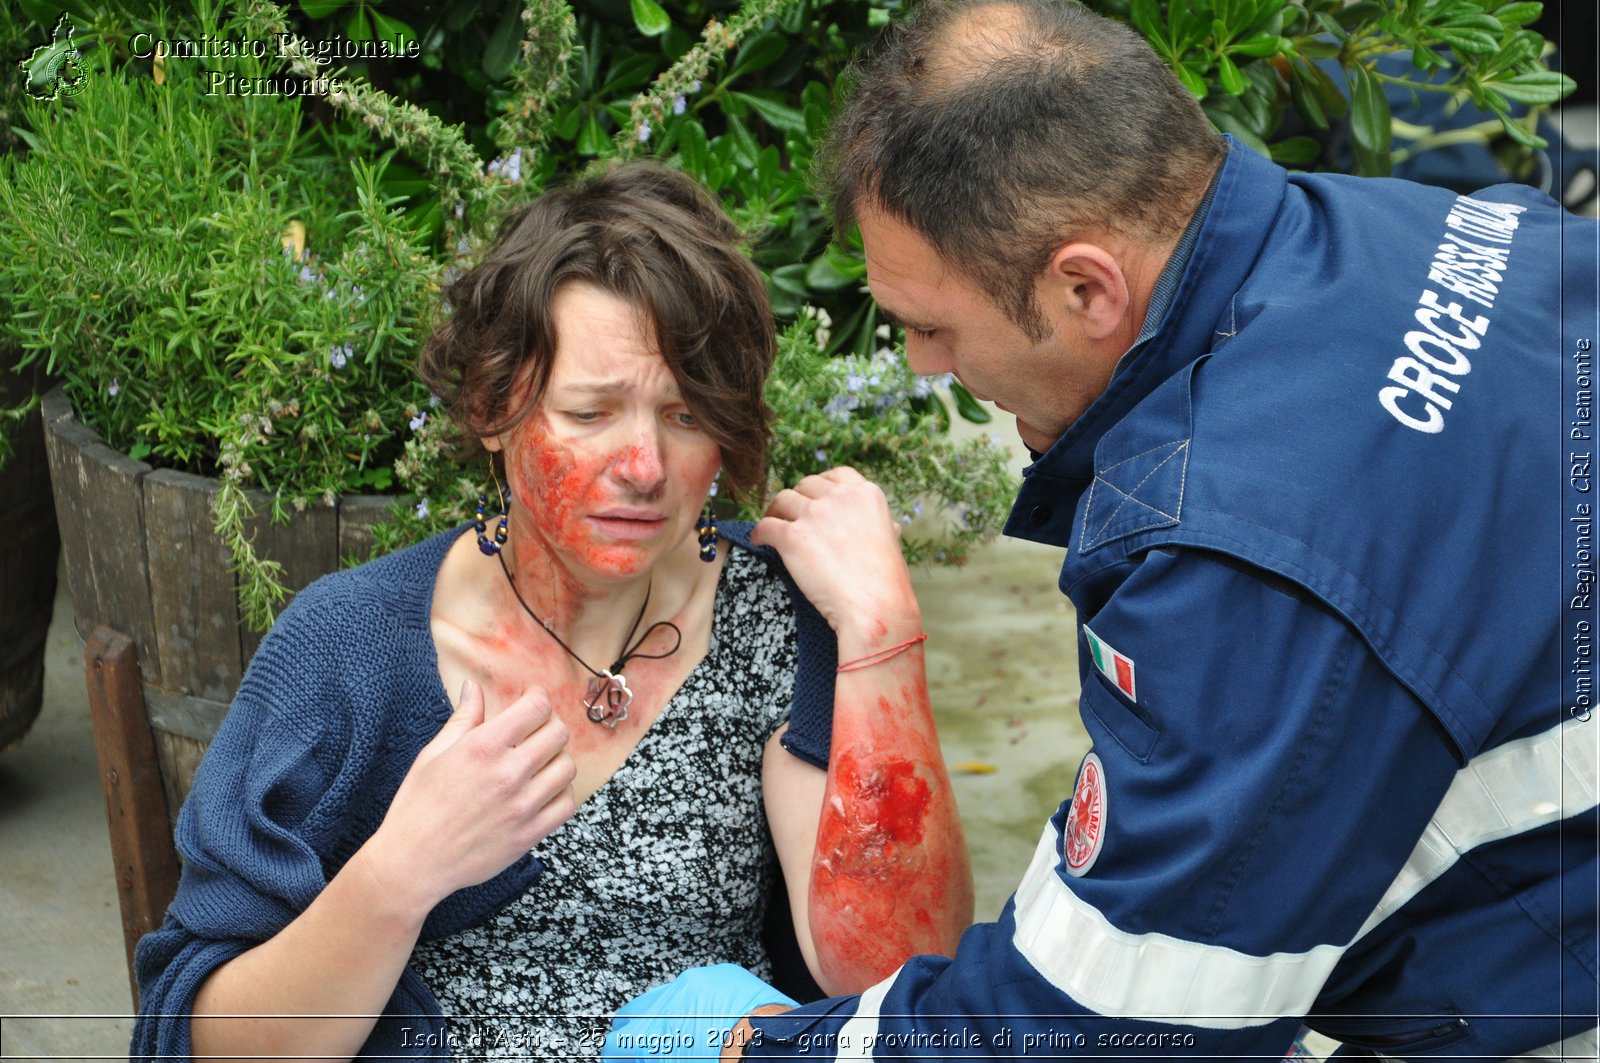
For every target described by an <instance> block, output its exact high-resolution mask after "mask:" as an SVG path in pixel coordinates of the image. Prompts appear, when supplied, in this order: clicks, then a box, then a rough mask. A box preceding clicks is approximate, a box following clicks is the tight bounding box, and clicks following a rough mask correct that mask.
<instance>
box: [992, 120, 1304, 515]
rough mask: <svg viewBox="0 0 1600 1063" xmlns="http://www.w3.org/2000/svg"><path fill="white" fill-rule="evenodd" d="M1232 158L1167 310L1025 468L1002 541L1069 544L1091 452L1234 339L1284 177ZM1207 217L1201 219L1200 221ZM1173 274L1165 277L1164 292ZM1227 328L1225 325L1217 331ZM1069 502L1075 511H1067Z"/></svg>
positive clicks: (1233, 154)
mask: <svg viewBox="0 0 1600 1063" xmlns="http://www.w3.org/2000/svg"><path fill="white" fill-rule="evenodd" d="M1226 139H1227V141H1228V154H1227V156H1226V157H1225V158H1224V159H1223V162H1222V167H1221V169H1220V170H1219V171H1218V172H1217V177H1216V179H1215V181H1214V183H1213V186H1212V189H1211V191H1210V193H1209V198H1210V205H1209V207H1208V208H1207V207H1206V206H1205V205H1204V204H1202V208H1201V210H1200V211H1197V212H1196V219H1195V221H1196V222H1198V224H1199V228H1198V232H1197V233H1195V230H1194V223H1191V231H1190V232H1189V233H1186V234H1185V237H1184V240H1183V241H1181V242H1180V244H1179V250H1178V251H1177V252H1175V253H1174V260H1175V261H1177V260H1178V259H1179V256H1180V255H1181V253H1182V250H1183V247H1184V244H1187V243H1189V242H1190V236H1191V234H1193V235H1194V238H1193V241H1192V245H1193V246H1192V250H1190V252H1189V257H1188V262H1187V263H1181V262H1180V263H1179V268H1180V269H1181V271H1182V272H1181V275H1180V277H1179V279H1178V281H1177V283H1176V286H1175V287H1173V288H1171V289H1170V290H1171V296H1170V299H1169V300H1168V301H1167V304H1166V306H1165V307H1164V308H1162V307H1161V306H1160V305H1159V303H1160V300H1159V298H1157V299H1153V300H1152V306H1151V308H1150V315H1151V317H1154V318H1156V319H1157V324H1156V325H1155V327H1154V328H1152V327H1151V326H1150V324H1149V322H1148V321H1147V322H1146V325H1145V328H1144V329H1143V330H1141V333H1140V338H1139V340H1138V341H1137V342H1135V343H1134V345H1133V346H1132V347H1130V348H1128V350H1127V352H1126V353H1124V354H1123V356H1122V358H1121V359H1120V360H1119V361H1118V362H1117V367H1116V370H1115V371H1114V372H1113V373H1112V375H1111V383H1110V384H1109V385H1107V387H1106V390H1105V391H1104V392H1102V393H1101V395H1100V397H1099V398H1098V399H1096V400H1095V401H1094V402H1093V403H1091V404H1090V406H1089V408H1088V409H1087V410H1085V411H1084V412H1083V415H1082V416H1081V417H1079V418H1078V419H1077V421H1075V422H1073V424H1072V425H1071V426H1070V427H1069V428H1068V429H1067V431H1066V432H1065V433H1064V434H1063V435H1062V436H1061V438H1060V439H1058V440H1056V442H1055V443H1054V444H1053V445H1052V446H1051V447H1050V449H1049V450H1048V451H1046V452H1045V453H1044V454H1043V455H1042V456H1041V457H1039V459H1038V460H1037V461H1035V462H1034V463H1033V464H1032V465H1030V466H1029V467H1028V468H1026V469H1024V470H1023V473H1022V476H1023V485H1022V489H1021V491H1020V492H1019V493H1018V495H1017V501H1016V503H1015V504H1014V505H1013V506H1012V510H1011V516H1010V518H1009V519H1008V521H1007V522H1006V527H1005V534H1007V535H1010V536H1013V537H1015V538H1021V539H1031V540H1034V541H1036V542H1042V543H1048V544H1050V545H1053V546H1065V545H1066V544H1067V541H1068V539H1069V537H1070V535H1071V532H1072V517H1073V511H1074V509H1075V506H1076V501H1077V497H1078V495H1080V494H1081V493H1082V492H1083V490H1084V489H1085V488H1086V487H1087V486H1088V485H1089V483H1090V481H1091V480H1092V479H1093V478H1094V473H1095V466H1094V452H1095V447H1096V446H1097V445H1098V444H1099V442H1100V439H1101V438H1102V437H1103V436H1104V435H1105V434H1106V432H1107V431H1109V430H1110V428H1111V427H1112V426H1113V425H1114V424H1116V423H1117V422H1118V421H1120V420H1121V419H1122V418H1123V417H1125V416H1127V414H1128V413H1129V412H1130V411H1131V410H1132V409H1133V408H1134V407H1135V406H1137V405H1138V404H1139V403H1140V402H1142V401H1143V400H1144V399H1145V398H1146V397H1147V396H1148V395H1149V394H1150V393H1151V392H1152V391H1154V390H1155V389H1156V388H1157V387H1158V386H1159V385H1160V384H1161V383H1162V382H1163V381H1165V380H1167V379H1168V378H1170V377H1171V376H1172V374H1174V373H1176V372H1178V371H1179V370H1181V369H1183V368H1185V367H1187V366H1189V365H1191V364H1193V363H1194V362H1195V361H1196V360H1197V359H1199V358H1200V357H1201V356H1203V355H1205V354H1206V353H1207V352H1208V351H1210V350H1211V349H1212V347H1213V346H1214V344H1215V342H1216V339H1217V332H1218V330H1219V329H1222V330H1223V334H1224V335H1226V334H1227V331H1226V330H1227V327H1228V326H1227V324H1226V321H1227V313H1228V307H1229V304H1230V303H1231V301H1232V299H1233V296H1234V293H1235V292H1237V291H1238V290H1239V288H1240V286H1241V285H1242V284H1243V283H1244V280H1245V278H1246V277H1247V276H1249V274H1250V271H1251V270H1252V269H1253V268H1254V266H1255V262H1256V259H1257V258H1258V257H1259V256H1260V253H1261V250H1262V248H1263V247H1264V246H1265V245H1266V241H1267V237H1268V235H1269V231H1270V229H1271V226H1272V220H1273V218H1274V217H1275V216H1276V215H1277V213H1278V210H1279V207H1280V206H1281V205H1282V202H1283V195H1284V188H1285V185H1286V184H1287V182H1288V174H1287V172H1286V171H1285V170H1284V169H1283V168H1282V167H1280V166H1278V165H1277V164H1275V163H1272V162H1270V161H1268V160H1266V159H1263V158H1261V157H1260V156H1259V155H1257V154H1256V153H1255V152H1253V151H1251V150H1250V149H1249V148H1246V147H1244V146H1243V145H1241V144H1239V143H1238V142H1237V141H1235V140H1234V139H1233V138H1232V137H1228V138H1226ZM1202 214H1203V216H1201V215H1202ZM1166 281H1168V277H1167V276H1166V274H1165V273H1163V275H1162V277H1161V279H1160V280H1158V282H1157V288H1158V289H1162V288H1163V282H1166ZM1219 323H1221V324H1219ZM1064 503H1071V504H1064Z"/></svg>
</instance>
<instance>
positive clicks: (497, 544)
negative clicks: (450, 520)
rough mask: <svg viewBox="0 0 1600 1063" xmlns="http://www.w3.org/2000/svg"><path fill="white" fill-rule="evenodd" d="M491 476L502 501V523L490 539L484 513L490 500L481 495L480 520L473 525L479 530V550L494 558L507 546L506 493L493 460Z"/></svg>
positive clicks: (490, 467) (496, 527) (479, 500)
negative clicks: (496, 472)
mask: <svg viewBox="0 0 1600 1063" xmlns="http://www.w3.org/2000/svg"><path fill="white" fill-rule="evenodd" d="M489 475H490V476H493V477H494V493H495V495H496V496H497V497H498V498H499V501H500V523H499V524H497V525H496V526H495V529H494V538H493V539H490V538H489V536H488V534H487V533H488V530H489V525H488V518H487V516H486V514H485V512H484V511H485V508H486V507H487V506H488V505H489V500H488V499H487V498H485V497H484V496H483V495H481V494H480V495H479V496H478V519H477V522H476V523H475V524H474V525H473V527H475V528H476V529H477V530H478V549H479V550H480V551H481V552H482V553H483V555H484V556H485V557H493V556H494V555H495V554H498V553H499V552H500V551H501V550H502V549H503V548H504V547H505V545H506V492H505V489H504V488H502V487H501V486H500V477H499V476H497V475H496V474H495V471H494V461H493V459H491V460H490V462H489Z"/></svg>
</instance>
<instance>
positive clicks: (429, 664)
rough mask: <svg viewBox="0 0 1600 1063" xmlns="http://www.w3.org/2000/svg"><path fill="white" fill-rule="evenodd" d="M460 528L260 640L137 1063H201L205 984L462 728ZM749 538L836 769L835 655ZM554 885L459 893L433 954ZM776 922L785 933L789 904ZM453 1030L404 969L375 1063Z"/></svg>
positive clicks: (147, 959)
mask: <svg viewBox="0 0 1600 1063" xmlns="http://www.w3.org/2000/svg"><path fill="white" fill-rule="evenodd" d="M460 530H461V529H456V530H454V531H450V532H445V533H442V534H440V535H437V536H434V537H433V538H431V539H429V540H427V541H426V542H423V543H419V544H417V545H416V546H414V547H411V548H409V549H406V550H402V551H399V552H397V553H394V554H390V555H388V556H386V557H383V558H379V559H378V560H375V561H372V562H370V563H368V564H365V565H361V566H359V567H357V568H353V569H347V570H344V571H341V572H337V573H334V574H332V575H329V576H325V577H323V578H322V579H320V580H318V581H317V582H316V583H313V584H312V585H311V586H310V587H308V588H306V589H305V590H304V591H302V592H300V594H298V595H297V596H296V597H295V599H294V601H293V602H292V603H291V604H290V606H289V608H287V609H286V610H284V613H283V615H282V617H281V618H280V619H279V620H278V623H277V624H276V625H275V626H274V627H273V629H272V631H271V632H270V633H269V634H268V636H267V637H266V638H265V639H264V640H263V641H262V643H261V648H260V649H259V650H258V651H257V652H256V655H255V657H254V659H253V660H252V661H251V663H250V667H249V669H248V670H247V671H246V673H245V676H244V680H243V682H242V683H241V684H240V686H239V691H238V693H237V695H235V697H234V701H233V705H232V707H231V708H230V710H229V713H228V716H227V718H226V719H225V720H224V721H223V724H222V726H221V728H220V729H219V730H218V731H217V735H216V738H215V739H214V740H213V741H212V743H211V748H210V749H209V750H208V752H207V754H206V756H205V759H204V761H203V762H202V764H201V766H200V770H199V771H198V773H197V774H196V776H195V781H194V788H193V790H192V792H191V793H190V795H189V798H188V800H187V801H186V802H185V804H184V807H183V812H182V814H181V815H180V816H179V819H178V830H177V844H178V851H179V853H180V854H181V855H182V857H183V877H182V880H181V882H180V884H179V887H178V895H177V897H176V898H175V899H174V900H173V902H172V906H171V907H170V908H169V909H168V911H167V918H166V921H165V923H164V924H163V925H162V926H161V928H160V929H158V930H155V931H153V932H151V933H150V934H147V935H145V937H144V938H143V939H141V940H140V942H139V946H138V951H137V955H136V970H137V976H138V981H139V993H140V1015H139V1018H138V1021H137V1022H136V1024H135V1026H134V1033H133V1045H132V1051H131V1053H130V1056H131V1058H132V1059H143V1058H146V1057H159V1058H168V1059H170V1058H186V1057H187V1056H188V1055H189V1054H190V1051H191V1048H190V1039H189V1013H190V1011H191V1010H192V1008H193V1006H194V998H195V994H196V992H197V991H198V989H199V986H200V983H201V982H202V981H204V980H205V978H206V977H207V976H208V975H209V974H210V973H211V972H212V971H214V970H216V969H217V968H218V967H220V966H221V965H222V964H224V963H226V962H227V961H229V960H231V959H233V958H234V957H235V956H237V955H239V954H240V953H242V952H244V951H246V950H247V949H249V948H251V947H252V946H254V945H256V944H257V943H259V942H262V941H265V940H267V939H268V938H270V937H272V936H273V935H275V934H276V933H277V932H278V931H279V930H281V929H283V927H284V926H286V925H288V923H289V922H290V921H291V920H293V919H294V918H295V917H296V916H297V915H298V914H299V913H300V912H302V911H304V910H305V909H306V907H307V906H308V905H309V904H310V903H311V901H312V900H313V899H314V898H315V897H316V896H317V895H318V894H319V893H320V892H321V891H322V890H323V889H324V888H325V887H326V886H327V884H328V881H329V880H330V879H331V878H332V877H333V876H334V874H335V873H337V872H338V870H339V869H340V868H341V867H343V866H344V863H345V861H347V860H348V859H349V858H350V856H351V855H352V854H353V853H354V852H355V851H356V849H358V848H359V847H360V846H361V845H362V844H363V843H364V842H365V841H366V840H367V839H368V838H369V837H370V836H371V835H372V833H373V832H374V831H375V830H376V829H377V827H378V824H379V823H380V822H382V820H383V816H384V813H385V812H386V811H387V809H388V807H389V804H390V802H391V801H392V800H393V797H394V793H395V791H396V790H397V789H398V788H399V785H400V781H401V779H402V778H404V776H405V774H406V772H407V771H408V770H409V769H410V767H411V764H412V762H413V761H414V760H415V759H416V756H417V753H418V752H419V751H420V750H421V749H422V747H423V746H424V745H426V744H427V743H428V742H429V741H430V740H431V739H432V738H433V736H434V735H435V734H436V733H437V732H438V730H439V728H440V727H441V726H443V724H444V722H445V720H446V719H447V718H448V717H449V716H450V713H451V711H452V710H451V704H450V699H449V697H448V695H447V694H446V693H445V690H444V687H443V685H442V683H441V681H440V679H439V668H438V659H437V655H436V651H435V648H434V644H433V638H432V634H431V631H430V627H429V614H430V612H431V609H432V599H433V586H434V582H435V580H436V578H437V575H438V571H439V566H440V565H441V564H442V563H443V560H444V556H445V553H446V552H447V551H448V549H449V547H450V544H451V543H452V542H454V540H455V538H456V536H457V535H458V534H459V533H460ZM750 531H751V525H749V524H748V523H745V522H733V521H730V522H726V523H723V524H722V525H721V533H722V535H723V537H725V538H727V539H728V540H730V541H731V542H733V543H735V544H737V545H738V546H739V547H740V548H742V549H746V550H750V551H751V552H753V553H754V554H756V555H757V556H759V557H762V558H763V559H764V560H766V561H767V563H768V564H769V565H771V566H772V567H773V568H774V569H775V570H776V571H777V572H778V573H779V574H780V575H781V576H782V578H783V580H784V582H785V583H786V585H787V586H788V587H789V591H790V597H791V599H792V601H793V604H794V611H795V624H796V636H797V640H798V650H799V654H798V665H797V670H796V675H795V694H794V704H793V707H792V710H791V714H790V720H789V731H788V733H787V734H786V735H785V737H784V739H783V744H784V746H785V748H787V749H788V750H789V752H791V753H793V754H794V755H795V756H798V757H800V758H801V759H803V760H806V761H808V762H810V763H812V764H815V765H817V766H819V767H826V766H827V760H828V744H829V740H830V737H831V731H832V719H833V684H834V667H835V663H836V660H837V657H836V654H837V643H836V641H835V639H834V637H833V632H832V631H831V630H830V629H829V627H828V625H827V623H826V622H825V621H824V620H823V619H822V617H821V616H820V615H819V614H818V613H817V611H816V610H815V609H814V608H813V607H812V606H811V604H810V603H809V602H807V601H806V600H805V597H804V596H803V595H802V594H801V593H800V592H799V590H798V589H797V588H796V587H795V585H794V582H793V581H792V580H791V579H790V578H789V576H788V573H787V572H786V571H785V570H784V569H783V565H782V563H781V562H780V561H779V560H778V558H777V555H776V553H775V552H774V551H772V550H771V549H770V548H764V547H758V546H754V545H752V544H751V542H750ZM541 870H542V868H541V867H540V866H539V863H538V861H537V860H535V859H534V858H533V856H532V855H531V854H528V855H524V856H523V857H521V858H520V859H518V860H517V861H516V862H515V863H513V864H512V865H511V866H510V867H508V868H506V869H505V870H504V871H503V872H501V873H500V874H499V875H496V876H495V877H494V878H492V879H490V880H489V881H487V882H484V883H482V884H480V885H477V886H473V887H470V888H468V889H464V890H460V891H458V892H456V893H454V894H451V895H450V896H449V897H447V898H445V900H444V901H442V902H441V903H440V904H439V905H438V906H437V907H436V908H434V910H433V911H432V912H431V913H430V914H429V915H428V917H427V920H426V922H425V923H424V924H423V929H422V937H423V939H424V940H433V939H436V938H440V937H444V936H446V935H449V934H453V933H455V932H457V931H459V930H462V929H464V928H466V927H469V926H473V925H475V924H477V923H479V922H481V921H483V920H484V919H486V918H487V917H489V916H490V915H492V914H493V913H494V912H496V911H498V910H499V909H500V908H502V907H504V906H505V905H507V904H509V903H510V902H511V901H513V900H514V899H515V898H516V897H517V896H518V895H520V894H521V893H522V892H523V891H525V890H526V889H528V887H529V886H531V885H532V884H533V882H534V881H535V880H536V879H537V878H538V877H539V874H540V872H541ZM777 896H778V897H781V891H780V893H779V894H778V895H777ZM771 907H773V908H774V909H780V910H781V911H776V912H774V913H773V914H774V915H778V916H779V921H780V923H781V922H782V918H783V916H784V915H786V912H787V906H786V904H785V903H783V902H781V901H779V903H775V904H774V905H772V906H771ZM791 947H792V943H791ZM777 959H778V958H777V957H775V962H776V961H777ZM791 962H792V961H791ZM442 1028H443V1019H442V1017H441V1016H440V1014H439V1009H438V1005H437V1003H436V1002H435V1001H434V999H433V995H432V994H431V993H430V992H429V991H428V989H427V987H426V986H425V985H424V984H423V982H422V980H421V979H420V978H419V977H418V976H417V974H416V973H415V972H414V971H412V970H411V969H410V968H409V967H407V968H406V970H405V972H404V974H402V975H401V978H400V982H399V985H397V986H396V987H395V991H394V995H393V996H392V997H390V999H389V1002H388V1004H387V1006H386V1008H385V1011H384V1015H383V1017H382V1018H381V1019H380V1020H379V1021H378V1023H377V1026H376V1027H375V1028H374V1030H373V1032H372V1035H371V1037H369V1038H368V1040H367V1042H366V1044H365V1046H364V1047H363V1049H362V1056H363V1058H402V1057H409V1056H414V1055H416V1054H420V1053H425V1052H427V1051H429V1050H428V1049H426V1048H425V1047H423V1046H425V1045H426V1044H428V1043H429V1041H430V1040H432V1043H434V1044H439V1043H442V1042H440V1041H438V1040H437V1039H433V1038H430V1037H429V1036H428V1035H429V1034H437V1033H438V1032H440V1031H441V1030H442ZM402 1031H406V1032H405V1034H404V1035H403V1034H402ZM408 1044H409V1045H411V1046H413V1047H411V1048H410V1049H409V1050H408V1049H407V1048H405V1047H404V1046H405V1045H408Z"/></svg>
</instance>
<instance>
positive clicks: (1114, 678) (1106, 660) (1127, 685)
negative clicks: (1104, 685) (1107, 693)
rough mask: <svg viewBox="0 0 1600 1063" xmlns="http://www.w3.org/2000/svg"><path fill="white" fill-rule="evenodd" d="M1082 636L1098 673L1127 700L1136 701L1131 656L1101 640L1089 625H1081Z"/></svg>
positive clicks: (1136, 695)
mask: <svg viewBox="0 0 1600 1063" xmlns="http://www.w3.org/2000/svg"><path fill="white" fill-rule="evenodd" d="M1083 637H1084V638H1085V639H1087V640H1088V642H1089V655H1090V656H1091V657H1093V658H1094V666H1095V667H1096V668H1098V669H1100V674H1101V675H1103V676H1105V677H1106V678H1107V679H1109V680H1110V681H1111V685H1112V686H1114V687H1116V688H1117V689H1118V690H1120V691H1122V692H1123V693H1124V694H1126V695H1128V700H1130V701H1138V700H1139V695H1138V694H1137V693H1135V691H1136V690H1137V688H1136V687H1135V686H1134V681H1133V658H1131V657H1127V656H1124V655H1123V654H1120V653H1118V652H1117V651H1116V650H1114V649H1112V648H1111V647H1110V646H1108V645H1107V644H1106V643H1104V642H1102V641H1101V639H1100V636H1098V635H1096V634H1095V633H1094V632H1093V631H1090V630H1089V625H1088V624H1085V625H1083Z"/></svg>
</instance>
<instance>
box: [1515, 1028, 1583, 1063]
mask: <svg viewBox="0 0 1600 1063" xmlns="http://www.w3.org/2000/svg"><path fill="white" fill-rule="evenodd" d="M1596 1058H1600V1030H1590V1031H1589V1032H1587V1033H1579V1034H1573V1035H1572V1036H1571V1037H1569V1038H1567V1039H1566V1040H1565V1041H1561V1042H1560V1043H1558V1044H1553V1045H1547V1046H1545V1047H1544V1048H1539V1049H1535V1050H1534V1051H1532V1052H1529V1053H1527V1054H1526V1055H1521V1056H1512V1057H1511V1059H1510V1061H1509V1063H1523V1061H1525V1060H1527V1061H1531V1060H1548V1059H1570V1060H1579V1059H1588V1060H1593V1059H1596Z"/></svg>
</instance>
